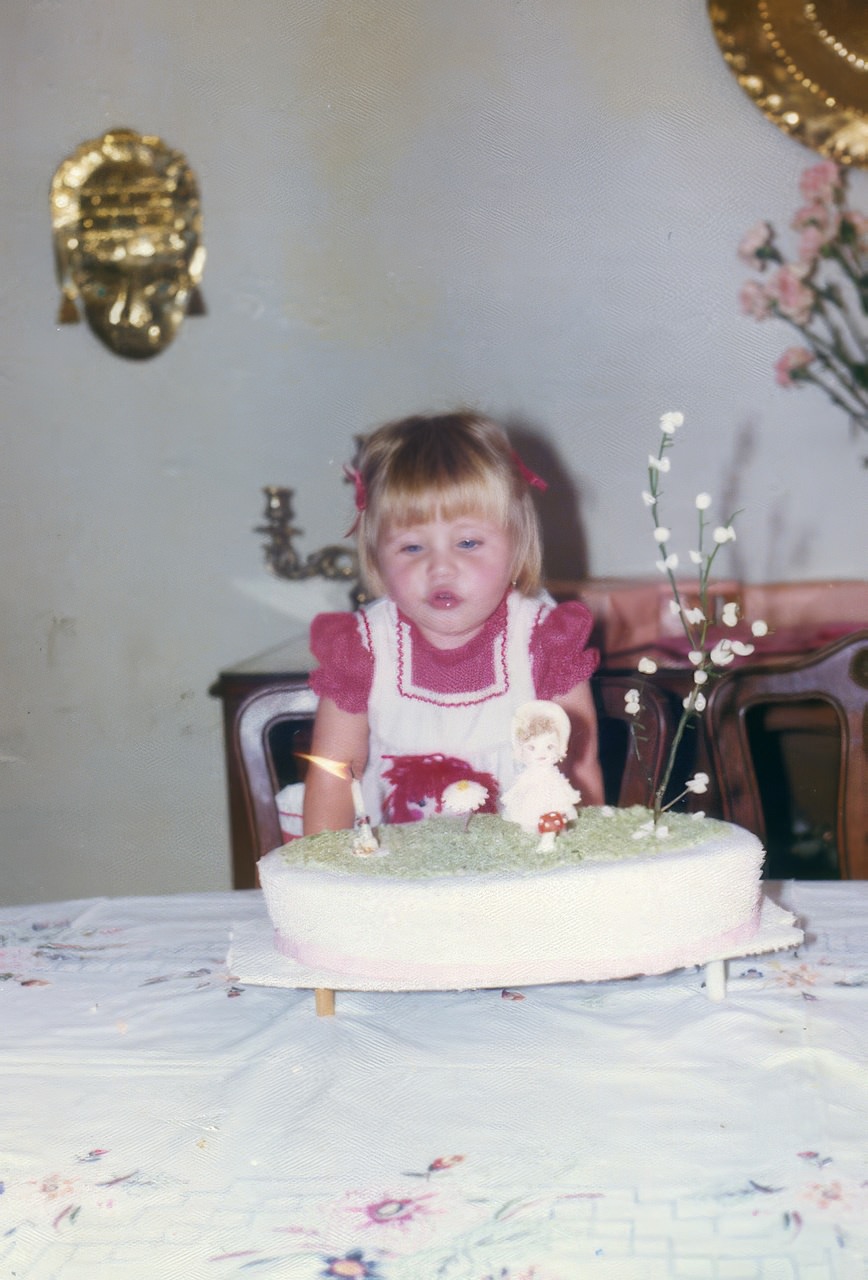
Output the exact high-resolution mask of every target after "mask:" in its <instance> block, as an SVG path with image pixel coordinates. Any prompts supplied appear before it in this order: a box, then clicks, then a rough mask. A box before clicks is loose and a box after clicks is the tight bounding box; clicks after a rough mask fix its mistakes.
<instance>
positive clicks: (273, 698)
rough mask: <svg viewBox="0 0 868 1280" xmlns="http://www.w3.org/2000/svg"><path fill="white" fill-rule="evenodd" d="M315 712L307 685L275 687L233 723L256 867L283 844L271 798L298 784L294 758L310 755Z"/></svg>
mask: <svg viewBox="0 0 868 1280" xmlns="http://www.w3.org/2000/svg"><path fill="white" fill-rule="evenodd" d="M316 707H317V697H316V694H315V693H314V692H313V690H312V689H311V688H310V687H309V686H308V684H307V683H306V682H302V681H297V682H292V683H287V684H283V685H273V686H271V687H269V688H267V689H262V690H260V691H259V692H257V693H254V694H253V695H252V696H251V697H250V698H248V700H247V702H246V703H245V704H244V706H243V707H242V708H241V710H240V712H239V714H238V716H237V719H236V721H235V750H236V752H237V755H238V759H239V760H240V762H241V779H242V789H243V792H244V807H245V812H246V817H247V823H248V829H249V835H250V841H249V847H250V848H252V850H253V854H254V857H255V859H256V860H257V861H258V860H259V859H260V858H261V857H262V856H263V854H266V853H268V852H269V850H270V849H276V848H277V847H278V846H279V845H281V844H283V842H284V838H283V836H282V835H281V832H280V821H279V819H278V814H277V805H276V803H275V799H274V797H275V795H276V794H277V792H278V791H279V790H280V789H281V787H283V786H286V784H287V783H288V782H293V781H296V780H297V778H298V771H297V769H296V763H297V762H296V756H295V753H296V752H297V751H299V750H305V751H309V750H310V746H309V741H310V732H311V730H312V728H313V720H314V716H315V715H316Z"/></svg>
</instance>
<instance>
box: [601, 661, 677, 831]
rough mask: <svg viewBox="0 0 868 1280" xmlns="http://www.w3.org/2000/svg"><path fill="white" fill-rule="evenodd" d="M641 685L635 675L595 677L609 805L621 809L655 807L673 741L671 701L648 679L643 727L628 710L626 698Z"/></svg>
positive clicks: (643, 689) (641, 715) (645, 689)
mask: <svg viewBox="0 0 868 1280" xmlns="http://www.w3.org/2000/svg"><path fill="white" fill-rule="evenodd" d="M639 687H640V680H639V677H637V676H634V675H605V674H604V675H596V676H593V677H592V679H591V690H592V692H593V695H594V704H595V706H596V708H597V727H598V732H599V735H600V747H599V755H600V767H601V768H602V771H603V784H604V787H605V792H606V803H607V804H613V805H618V806H619V807H626V806H627V805H631V804H642V805H650V804H651V803H652V800H653V798H654V792H655V791H656V790H657V786H658V784H659V782H660V779H661V777H662V774H663V767H664V765H665V763H666V754H667V752H668V750H669V744H670V742H671V741H672V733H673V729H674V723H675V717H674V710H673V699H672V698H671V697H670V696H669V695H668V694H667V693H665V692H664V691H663V690H661V689H658V688H657V687H656V686H655V685H652V684H649V683H648V682H647V681H645V682H644V685H643V686H642V688H641V697H642V711H641V713H640V716H639V717H638V720H639V722H640V723H638V724H637V717H635V716H632V715H630V714H629V713H628V712H627V709H626V700H625V695H626V693H627V691H628V690H629V689H634V688H639ZM634 729H635V730H637V732H636V736H635V738H634V736H633V733H632V730H634Z"/></svg>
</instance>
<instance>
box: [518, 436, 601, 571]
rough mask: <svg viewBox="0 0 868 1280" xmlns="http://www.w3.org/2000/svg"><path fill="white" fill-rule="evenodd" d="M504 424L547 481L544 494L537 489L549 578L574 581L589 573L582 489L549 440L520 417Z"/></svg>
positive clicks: (529, 463)
mask: <svg viewBox="0 0 868 1280" xmlns="http://www.w3.org/2000/svg"><path fill="white" fill-rule="evenodd" d="M504 426H505V427H506V429H507V431H508V432H509V438H510V440H511V441H512V443H513V445H514V446H515V449H516V452H517V453H518V454H519V456H520V458H521V459H522V461H523V462H524V463H525V465H526V466H528V467H530V469H531V471H535V472H536V474H537V475H538V476H540V477H541V478H542V479H543V480H545V481H547V482H548V489H547V490H546V492H545V494H542V493H537V492H536V491H534V499H535V500H536V503H537V511H538V512H539V516H540V523H541V524H542V532H543V547H544V564H545V573H546V577H548V578H556V579H559V580H563V581H572V580H576V579H580V578H586V577H587V576H588V542H587V538H586V536H585V528H584V521H583V519H582V514H581V491H580V490H579V489H578V488H577V487H576V483H575V481H574V480H573V478H572V476H570V474H569V472H568V471H567V469H566V468H565V466H564V464H563V462H562V461H561V459H560V457H559V456H558V453H557V451H556V450H555V449H554V448H553V446H552V444H551V442H550V441H548V440H547V439H545V437H544V436H543V435H541V434H540V432H539V431H538V430H537V429H535V428H534V427H532V426H531V425H530V424H529V423H527V422H525V421H524V420H522V419H520V418H515V419H508V420H507V421H506V422H504Z"/></svg>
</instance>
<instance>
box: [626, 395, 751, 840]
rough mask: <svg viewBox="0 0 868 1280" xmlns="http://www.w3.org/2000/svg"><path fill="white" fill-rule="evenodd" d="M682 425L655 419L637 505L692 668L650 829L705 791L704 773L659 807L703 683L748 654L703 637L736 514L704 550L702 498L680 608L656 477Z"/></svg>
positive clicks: (632, 703) (665, 467)
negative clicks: (644, 511) (687, 588)
mask: <svg viewBox="0 0 868 1280" xmlns="http://www.w3.org/2000/svg"><path fill="white" fill-rule="evenodd" d="M683 422H684V415H683V414H681V413H664V414H663V416H662V417H661V419H660V445H659V448H658V450H657V453H656V454H649V456H648V488H647V489H646V490H645V491H644V492H643V494H642V500H643V502H644V503H645V505H646V507H648V509H649V511H650V513H651V519H652V521H653V524H654V541H655V542H656V543H657V547H658V549H659V552H660V559H658V560H657V569H658V570H659V571H660V572H661V573H663V574H665V576H666V577H667V579H668V581H669V586H670V588H671V590H672V599H671V600H670V602H669V607H670V609H671V610H672V612H673V613H674V614H675V615H676V616H677V617H678V620H679V622H680V624H681V628H682V630H683V632H684V635H685V637H686V639H687V643H688V645H689V650H688V655H687V656H688V659H689V661H690V664H691V666H692V667H693V687H692V689H691V690H690V693H689V694H688V695H687V697H686V698H684V700H683V702H682V710H681V716H680V717H679V721H678V725H677V727H676V730H675V734H674V736H673V740H672V743H671V745H670V748H669V755H668V758H667V761H666V766H665V768H664V771H663V777H662V779H661V782H660V785H659V786H658V788H657V790H656V792H655V794H654V804H653V819H652V823H653V826H654V827H655V828H656V827H657V825H658V823H659V821H660V817H661V815H662V814H663V813H665V812H666V810H667V809H671V808H672V806H673V805H674V804H677V803H678V801H679V800H682V799H683V798H684V796H685V795H687V794H688V793H690V792H693V793H695V794H702V793H703V792H704V791H706V790H707V788H708V776H707V775H706V774H704V773H697V774H696V775H695V777H693V778H692V779H691V780H690V781H689V782H688V783H687V784H686V786H685V789H684V791H682V792H681V793H680V794H679V795H677V796H676V797H675V798H674V799H673V800H670V801H669V803H668V804H666V805H664V803H663V798H664V796H665V795H666V790H667V788H668V786H669V782H670V780H671V778H672V771H673V769H674V767H675V760H676V757H677V754H678V748H679V746H680V744H681V739H682V738H683V736H684V732H685V729H686V728H687V726H688V724H689V723H690V722H691V721H692V720H693V719H695V717H696V716H698V715H700V714H701V713H702V712H703V711H704V710H705V707H706V705H707V698H706V694H705V690H706V688H707V687H708V686H709V682H710V681H712V680H714V679H716V678H717V677H718V676H719V675H720V674H721V669H722V668H724V667H727V666H728V665H729V664H730V662H732V660H733V658H735V657H736V656H737V655H738V656H745V657H746V656H747V655H748V654H751V653H753V651H754V646H753V645H752V644H749V643H745V642H744V641H740V640H734V639H733V640H730V639H729V638H728V637H724V638H723V639H721V640H718V641H717V642H716V643H712V637H711V635H710V634H709V629H710V626H711V622H712V616H711V609H710V608H709V581H710V577H711V570H712V566H713V565H714V562H715V559H716V558H717V554H718V552H719V551H720V549H721V547H724V546H726V544H727V543H728V542H734V541H735V529H734V528H733V521H734V520H735V518H736V516H737V515H738V512H735V513H734V514H733V515H732V516H730V518H729V520H728V521H727V522H726V524H723V525H717V526H716V527H715V528H714V529H713V531H712V534H711V543H712V545H711V546H710V547H709V546H708V543H707V536H706V535H707V530H708V528H709V521H708V517H707V515H706V512H707V511H708V509H709V508H710V506H711V497H710V495H709V494H707V493H699V494H697V495H696V499H695V503H694V505H695V507H696V511H697V516H698V531H697V540H696V547H695V548H694V549H692V550H691V551H690V552H689V559H690V561H691V563H692V564H693V565H694V566H695V567H696V570H697V586H698V592H697V597H698V603H697V604H696V605H693V606H691V605H689V604H688V603H686V601H685V599H684V595H683V591H682V586H681V584H680V583H679V581H678V579H677V578H676V576H675V570H676V569H677V568H678V565H679V558H678V554H677V553H676V552H675V551H670V549H669V544H670V541H671V538H672V531H671V530H670V529H669V528H668V526H667V525H665V524H664V523H663V521H662V519H661V516H660V498H661V497H662V490H661V488H660V477H661V475H666V474H668V473H669V471H670V469H671V465H672V464H671V459H670V458H669V457H668V456H667V455H668V451H669V450H670V449H671V448H672V446H673V444H674V437H675V432H676V431H677V429H678V428H679V427H680V426H681V425H682V424H683ZM738 620H739V607H738V604H737V603H736V602H735V601H729V602H727V603H726V604H724V606H723V613H722V616H721V622H722V623H723V625H724V626H726V627H734V626H736V625H737V623H738ZM751 631H752V633H753V635H755V636H762V635H765V634H766V632H767V631H768V627H767V626H766V624H765V622H762V621H756V622H754V623H753V624H752V626H751ZM656 670H657V664H656V663H655V662H654V661H653V659H651V658H648V657H643V658H640V660H639V664H638V671H639V672H640V674H641V675H643V676H646V675H653V674H654V672H655V671H656ZM625 706H626V710H627V712H628V714H630V715H633V716H637V715H638V713H639V712H640V710H641V694H640V692H639V690H638V689H631V690H629V692H628V693H627V694H625ZM639 723H640V722H639V721H634V724H639Z"/></svg>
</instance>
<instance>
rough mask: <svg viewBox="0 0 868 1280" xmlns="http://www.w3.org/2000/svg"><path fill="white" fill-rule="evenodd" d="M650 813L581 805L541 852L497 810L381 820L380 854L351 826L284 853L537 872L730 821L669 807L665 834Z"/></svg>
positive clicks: (405, 866) (642, 852) (453, 872)
mask: <svg viewBox="0 0 868 1280" xmlns="http://www.w3.org/2000/svg"><path fill="white" fill-rule="evenodd" d="M650 818H651V814H650V810H648V809H643V808H641V807H640V806H633V807H632V808H629V809H608V808H592V807H588V808H586V809H581V810H580V812H579V817H578V819H577V820H576V821H575V822H574V823H572V824H571V825H570V826H569V827H568V828H567V830H566V831H562V832H561V833H560V834H559V835H558V837H557V839H556V841H555V845H554V848H553V849H552V850H551V851H550V852H543V853H540V852H538V851H537V845H538V842H539V837H537V836H530V835H526V834H525V833H524V832H523V831H522V830H521V828H520V827H518V826H517V825H516V824H515V823H514V822H505V821H504V820H503V818H500V817H495V816H494V815H492V814H475V815H474V816H473V817H471V819H470V822H469V823H468V824H467V829H466V830H465V820H464V818H463V817H462V818H451V817H442V818H431V819H427V820H426V821H424V822H413V823H408V824H406V825H401V826H382V827H380V828H378V830H377V838H378V840H379V841H380V846H381V849H382V850H388V852H384V853H381V855H379V856H377V855H375V856H372V857H357V856H356V855H355V854H354V853H353V852H352V844H353V833H352V831H322V832H320V833H319V835H315V836H306V837H305V838H304V839H303V840H293V841H291V842H290V843H289V844H287V845H285V846H284V847H283V848H282V849H281V850H280V853H281V855H282V857H283V858H284V860H285V861H286V863H287V864H288V865H289V866H291V867H305V868H307V869H308V870H318V871H334V872H336V873H342V874H350V875H354V876H399V877H401V878H406V879H411V880H430V879H436V878H437V877H438V876H460V875H488V874H494V873H496V872H502V871H509V872H511V873H514V874H515V873H518V874H528V875H531V874H537V873H538V872H540V871H545V870H549V869H552V868H555V867H567V866H575V865H577V864H578V863H581V862H617V861H623V860H626V859H629V858H637V857H648V856H649V855H650V854H661V853H674V852H680V851H682V850H687V849H691V848H695V847H696V846H697V845H699V844H701V843H702V842H703V841H704V840H707V839H708V837H709V836H711V835H713V834H715V833H717V834H720V833H722V832H723V831H725V830H726V829H727V828H726V824H725V823H722V822H718V821H716V820H715V819H713V818H697V817H693V816H692V815H691V814H686V813H674V814H673V813H667V814H666V815H665V816H664V818H663V820H662V825H664V826H665V827H666V828H668V835H667V836H666V837H665V838H664V839H660V838H658V837H657V836H656V835H655V833H654V831H653V830H647V829H644V830H643V828H645V827H646V824H649V823H650ZM637 833H639V834H638V837H637Z"/></svg>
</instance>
